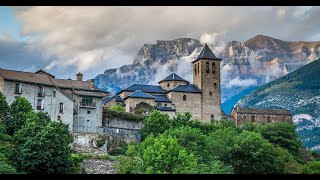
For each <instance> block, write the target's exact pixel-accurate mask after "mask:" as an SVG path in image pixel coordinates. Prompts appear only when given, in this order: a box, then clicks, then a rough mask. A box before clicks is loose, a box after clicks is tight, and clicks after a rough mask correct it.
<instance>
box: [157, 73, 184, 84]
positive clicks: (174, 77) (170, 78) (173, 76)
mask: <svg viewBox="0 0 320 180" xmlns="http://www.w3.org/2000/svg"><path fill="white" fill-rule="evenodd" d="M163 81H184V82H187V83H189V81H187V80H185V79H183V78H182V77H180V76H178V75H177V74H176V73H172V74H170V75H169V76H167V77H166V78H164V79H162V80H161V81H159V82H158V83H161V82H163Z"/></svg>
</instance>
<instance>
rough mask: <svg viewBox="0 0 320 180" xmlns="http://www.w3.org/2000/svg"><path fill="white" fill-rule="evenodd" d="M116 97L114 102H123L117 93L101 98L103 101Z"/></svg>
mask: <svg viewBox="0 0 320 180" xmlns="http://www.w3.org/2000/svg"><path fill="white" fill-rule="evenodd" d="M113 98H116V102H124V101H123V100H122V99H121V97H120V96H119V95H115V96H109V97H106V98H104V99H103V103H107V102H109V101H110V100H111V99H113Z"/></svg>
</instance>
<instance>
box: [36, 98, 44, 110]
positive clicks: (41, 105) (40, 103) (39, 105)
mask: <svg viewBox="0 0 320 180" xmlns="http://www.w3.org/2000/svg"><path fill="white" fill-rule="evenodd" d="M43 109H44V100H43V99H38V101H37V110H43Z"/></svg>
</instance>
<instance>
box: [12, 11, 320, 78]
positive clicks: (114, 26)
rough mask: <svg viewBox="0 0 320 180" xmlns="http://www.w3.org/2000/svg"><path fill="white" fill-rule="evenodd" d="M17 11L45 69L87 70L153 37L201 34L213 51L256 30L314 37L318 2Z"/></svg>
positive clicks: (118, 61)
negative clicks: (45, 60) (301, 5)
mask: <svg viewBox="0 0 320 180" xmlns="http://www.w3.org/2000/svg"><path fill="white" fill-rule="evenodd" d="M292 14H298V15H299V16H291V15H292ZM17 17H18V18H19V20H21V22H22V31H21V33H22V34H23V35H28V36H30V35H37V36H38V38H37V39H36V40H35V41H33V42H32V43H33V46H36V47H38V48H39V49H43V53H44V55H45V56H46V57H50V58H51V61H52V62H50V63H47V68H48V69H54V68H57V67H59V68H68V67H71V66H75V67H76V68H75V69H73V71H74V72H76V71H84V72H91V74H93V72H95V73H96V71H97V69H99V70H102V69H109V68H114V67H119V66H121V65H124V64H129V63H131V62H132V60H133V57H134V56H135V55H136V53H137V52H138V50H139V49H140V48H141V46H142V45H143V44H145V43H154V42H155V41H156V40H171V39H176V38H180V37H190V38H199V37H200V35H202V34H203V35H202V36H201V38H200V40H201V41H202V42H207V43H208V44H210V45H211V47H212V48H213V51H214V52H219V51H220V50H221V47H223V45H224V44H223V43H221V42H228V41H231V40H237V41H245V40H247V39H248V38H251V37H253V36H255V35H257V33H258V34H265V35H269V36H272V37H275V38H279V39H283V40H304V39H307V38H309V37H315V35H316V34H317V33H318V27H319V21H318V20H319V17H320V8H319V7H312V8H302V9H301V8H296V7H223V6H220V7H212V6H211V7H201V6H197V7H187V6H186V7H178V6H174V7H164V6H162V7H125V6H121V7H94V6H90V7H28V8H17ZM279 17H281V18H279ZM275 19H278V21H275ZM275 27H276V28H275ZM205 32H207V33H206V34H204V33H205ZM221 34H222V36H221ZM222 37H223V38H222ZM219 38H222V39H219ZM216 42H220V43H216ZM219 48H220V49H219Z"/></svg>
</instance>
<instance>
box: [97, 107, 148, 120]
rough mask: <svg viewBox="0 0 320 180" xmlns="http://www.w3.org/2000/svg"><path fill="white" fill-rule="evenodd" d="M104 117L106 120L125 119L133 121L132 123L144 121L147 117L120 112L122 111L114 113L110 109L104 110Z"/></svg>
mask: <svg viewBox="0 0 320 180" xmlns="http://www.w3.org/2000/svg"><path fill="white" fill-rule="evenodd" d="M103 112H104V115H105V116H106V117H108V118H120V119H125V120H127V121H134V122H141V121H144V120H145V119H146V118H147V116H143V115H138V114H133V113H128V112H122V111H114V110H111V109H108V108H107V109H104V111H103Z"/></svg>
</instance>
